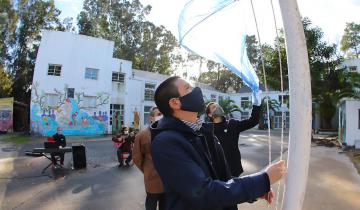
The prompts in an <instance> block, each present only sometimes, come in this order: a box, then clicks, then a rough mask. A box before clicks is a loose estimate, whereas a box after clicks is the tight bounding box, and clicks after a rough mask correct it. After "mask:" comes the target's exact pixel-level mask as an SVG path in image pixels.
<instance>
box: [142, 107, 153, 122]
mask: <svg viewBox="0 0 360 210" xmlns="http://www.w3.org/2000/svg"><path fill="white" fill-rule="evenodd" d="M151 108H152V106H144V124H149V123H150V109H151Z"/></svg>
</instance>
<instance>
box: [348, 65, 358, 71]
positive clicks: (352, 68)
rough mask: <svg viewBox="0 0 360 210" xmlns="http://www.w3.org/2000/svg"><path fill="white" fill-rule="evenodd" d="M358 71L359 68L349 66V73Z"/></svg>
mask: <svg viewBox="0 0 360 210" xmlns="http://www.w3.org/2000/svg"><path fill="white" fill-rule="evenodd" d="M356 70H357V66H349V71H356Z"/></svg>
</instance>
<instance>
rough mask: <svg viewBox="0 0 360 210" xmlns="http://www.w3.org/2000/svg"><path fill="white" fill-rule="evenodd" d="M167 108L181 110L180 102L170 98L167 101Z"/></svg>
mask: <svg viewBox="0 0 360 210" xmlns="http://www.w3.org/2000/svg"><path fill="white" fill-rule="evenodd" d="M169 106H170V108H171V109H173V110H178V109H180V108H181V102H180V100H179V99H178V98H172V99H170V100H169Z"/></svg>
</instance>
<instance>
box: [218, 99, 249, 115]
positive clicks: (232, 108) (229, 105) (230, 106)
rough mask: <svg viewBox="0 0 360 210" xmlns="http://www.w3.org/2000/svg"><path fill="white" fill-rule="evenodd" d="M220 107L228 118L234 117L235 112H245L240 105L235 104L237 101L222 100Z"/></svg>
mask: <svg viewBox="0 0 360 210" xmlns="http://www.w3.org/2000/svg"><path fill="white" fill-rule="evenodd" d="M219 105H220V106H221V107H222V108H223V110H224V113H225V115H226V116H230V117H232V116H233V115H232V113H233V112H241V113H242V112H243V111H242V110H241V109H240V107H239V106H238V105H236V104H235V101H233V100H231V99H223V98H220V100H219Z"/></svg>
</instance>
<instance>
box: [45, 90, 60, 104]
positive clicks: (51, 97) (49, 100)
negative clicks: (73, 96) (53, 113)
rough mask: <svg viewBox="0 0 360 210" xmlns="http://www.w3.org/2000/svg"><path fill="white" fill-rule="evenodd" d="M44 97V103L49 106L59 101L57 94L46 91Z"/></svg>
mask: <svg viewBox="0 0 360 210" xmlns="http://www.w3.org/2000/svg"><path fill="white" fill-rule="evenodd" d="M45 97H46V105H47V106H50V107H54V106H57V105H58V103H59V101H60V97H59V95H58V94H51V93H48V94H46V95H45Z"/></svg>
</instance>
